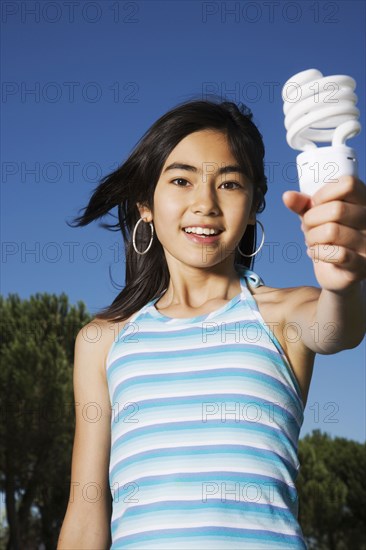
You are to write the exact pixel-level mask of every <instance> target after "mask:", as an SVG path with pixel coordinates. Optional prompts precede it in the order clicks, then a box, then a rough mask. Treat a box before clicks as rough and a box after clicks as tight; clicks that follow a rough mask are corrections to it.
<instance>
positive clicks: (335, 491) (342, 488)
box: [297, 430, 366, 550]
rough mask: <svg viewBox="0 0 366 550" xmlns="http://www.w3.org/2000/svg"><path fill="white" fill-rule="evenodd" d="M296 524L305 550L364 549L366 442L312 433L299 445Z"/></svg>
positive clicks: (365, 541) (318, 432) (365, 535)
mask: <svg viewBox="0 0 366 550" xmlns="http://www.w3.org/2000/svg"><path fill="white" fill-rule="evenodd" d="M299 459H300V463H301V468H300V473H299V477H298V480H297V488H298V491H299V502H300V506H299V520H300V523H301V526H302V529H303V532H304V535H305V536H306V537H307V541H308V547H309V550H310V549H313V548H314V549H316V550H348V549H350V548H357V549H358V550H365V549H366V534H365V533H366V531H365V504H366V502H365V498H366V481H365V466H366V444H365V443H364V444H361V443H357V442H356V441H351V440H348V439H345V438H340V437H337V438H335V439H334V440H333V439H331V437H330V436H329V435H328V434H325V433H321V432H320V431H319V430H314V431H313V432H312V434H311V435H307V436H305V437H304V438H303V439H302V440H300V441H299Z"/></svg>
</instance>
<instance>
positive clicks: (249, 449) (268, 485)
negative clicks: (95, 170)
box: [106, 265, 306, 550]
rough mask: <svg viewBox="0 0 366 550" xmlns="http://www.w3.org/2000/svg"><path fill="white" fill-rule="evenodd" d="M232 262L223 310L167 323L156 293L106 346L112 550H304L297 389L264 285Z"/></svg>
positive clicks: (300, 416)
mask: <svg viewBox="0 0 366 550" xmlns="http://www.w3.org/2000/svg"><path fill="white" fill-rule="evenodd" d="M236 267H237V270H238V273H239V275H240V282H241V293H240V294H239V295H237V296H235V297H234V298H233V299H232V300H230V301H228V302H227V303H226V304H225V305H224V306H222V307H221V308H219V309H217V310H216V311H213V312H211V313H210V314H206V315H200V316H196V317H194V318H190V319H178V318H174V319H173V318H170V317H167V316H165V315H163V314H162V313H161V312H159V311H158V310H157V309H156V308H155V306H154V304H155V302H156V301H157V300H158V299H159V297H160V296H159V297H157V298H155V299H154V300H151V301H150V302H149V303H148V304H146V305H145V306H144V307H143V308H141V309H140V310H139V311H138V312H136V313H135V314H134V315H133V316H132V318H131V320H130V322H129V323H128V324H126V325H125V326H124V328H123V329H122V330H121V331H120V333H119V334H118V337H117V338H116V339H115V341H114V342H113V344H112V346H111V349H110V350H109V353H108V357H107V362H106V369H107V381H108V388H109V394H110V400H111V406H112V408H113V414H112V419H111V454H110V466H109V482H110V487H111V491H112V495H113V511H112V523H111V532H112V546H111V550H117V549H119V548H121V549H122V548H123V549H126V550H130V549H136V550H150V549H151V550H153V549H154V550H196V549H198V548H199V549H200V550H205V549H209V550H229V549H230V550H234V549H247V550H249V549H250V550H261V549H276V550H279V549H281V550H282V549H287V548H288V549H297V550H300V549H302V550H303V549H305V548H306V545H305V542H304V538H303V535H302V531H301V528H300V525H299V523H298V521H297V513H298V498H297V491H296V487H295V481H296V477H297V475H298V471H299V467H300V465H299V461H298V456H297V445H298V438H299V432H300V428H301V425H302V422H303V414H304V407H303V403H302V399H301V392H300V388H299V385H298V382H297V380H296V378H295V375H294V373H293V371H292V367H291V365H290V363H289V361H288V359H287V357H286V355H285V354H284V351H283V349H282V347H281V345H280V343H279V342H278V340H277V339H276V337H275V335H274V334H273V332H272V331H271V330H270V327H268V326H267V325H266V324H265V322H264V320H263V318H262V316H261V314H260V312H259V309H258V307H257V305H256V301H255V300H254V298H253V296H252V294H251V292H250V290H249V288H248V286H247V281H248V283H249V284H250V285H253V286H258V285H260V284H263V281H262V279H261V278H260V277H259V276H258V275H257V274H256V273H254V272H253V271H251V270H249V269H246V268H244V267H242V266H238V265H237V266H236Z"/></svg>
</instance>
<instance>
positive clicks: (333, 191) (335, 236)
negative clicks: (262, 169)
mask: <svg viewBox="0 0 366 550" xmlns="http://www.w3.org/2000/svg"><path fill="white" fill-rule="evenodd" d="M282 200H283V202H284V203H285V206H287V208H289V209H290V210H292V211H293V212H295V213H296V214H298V215H299V218H300V220H301V229H302V231H303V232H304V236H305V243H306V245H307V247H308V248H307V254H308V255H309V256H310V258H311V259H312V260H313V265H314V272H315V276H316V278H317V280H318V283H319V285H320V286H321V287H322V288H324V289H327V290H333V291H342V290H346V289H348V288H349V287H351V286H352V285H353V284H354V283H356V282H359V281H361V280H363V279H365V278H366V185H365V184H364V183H363V182H362V181H361V180H359V179H357V178H355V177H354V176H342V177H340V178H339V180H337V181H335V182H328V183H325V184H324V185H323V186H322V187H321V188H320V189H319V190H318V191H317V192H316V193H315V194H314V195H313V196H312V197H311V196H309V195H306V194H305V193H300V192H298V191H286V192H285V193H284V194H283V195H282Z"/></svg>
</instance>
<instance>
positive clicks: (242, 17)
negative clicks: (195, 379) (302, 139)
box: [1, 0, 366, 441]
mask: <svg viewBox="0 0 366 550" xmlns="http://www.w3.org/2000/svg"><path fill="white" fill-rule="evenodd" d="M71 4H72V3H71ZM2 9H3V12H2V21H3V23H2V67H3V71H2V104H1V109H2V120H3V126H2V145H1V154H2V185H1V194H2V211H1V214H2V217H1V218H2V219H1V234H2V241H3V245H2V246H3V251H2V273H3V276H2V281H1V293H2V295H4V296H7V295H8V294H9V293H18V295H19V296H20V297H21V298H23V299H26V298H29V297H30V295H32V294H35V293H36V292H49V293H56V294H60V293H61V292H65V293H66V294H67V295H68V296H69V299H70V302H71V303H72V304H76V303H77V301H78V300H82V301H84V302H85V304H86V305H87V308H88V311H89V312H90V313H91V314H92V315H94V314H95V313H96V312H97V310H98V309H100V308H102V307H104V306H106V305H107V304H110V303H111V302H112V301H113V299H114V297H115V296H116V294H117V293H118V290H117V289H115V288H114V287H113V285H112V284H111V282H110V279H109V273H108V267H109V266H111V271H112V276H113V279H114V280H115V281H116V282H117V283H118V284H120V285H123V284H124V270H125V266H124V259H123V248H122V238H121V237H120V235H119V234H118V233H112V232H108V231H106V230H104V229H101V228H99V227H98V223H94V224H92V225H89V226H87V227H85V228H79V229H72V228H69V227H68V226H67V225H66V220H71V219H72V217H74V216H75V215H77V214H78V211H79V209H80V208H82V207H84V206H85V205H86V204H87V201H88V198H89V197H90V195H91V192H92V190H93V189H94V188H95V187H96V186H97V184H98V179H99V178H101V177H102V176H103V175H105V174H106V173H109V172H110V171H111V170H112V169H114V168H116V167H117V165H119V164H120V163H121V162H122V161H123V160H124V159H126V158H127V156H128V154H129V153H130V151H131V150H132V148H133V147H134V145H135V143H136V142H137V141H138V139H139V138H140V137H141V135H142V134H143V133H144V132H145V131H146V130H147V128H149V127H150V126H151V124H152V123H153V122H155V120H156V119H157V118H159V117H160V116H161V115H162V114H163V113H165V112H166V111H168V110H169V109H170V108H172V107H173V106H174V105H175V104H176V103H178V102H181V101H183V100H186V99H189V98H190V97H191V96H193V95H194V96H197V95H202V96H204V95H205V94H206V93H207V92H210V91H211V92H215V93H217V94H219V95H220V94H221V95H223V96H225V97H226V98H229V99H231V100H233V101H242V102H244V103H245V104H246V105H247V106H249V107H250V108H251V109H252V111H253V114H254V121H255V122H256V124H257V125H258V127H259V129H260V131H261V133H262V135H263V138H264V142H265V145H266V172H267V177H268V184H269V190H268V193H267V195H266V202H267V206H266V209H265V211H264V212H263V213H262V214H261V215H260V218H259V219H260V220H261V221H262V223H263V224H264V227H265V230H266V243H265V246H264V248H263V253H262V254H261V255H260V256H259V257H258V259H257V261H256V264H255V271H257V272H258V273H259V274H260V275H261V277H262V278H263V279H264V281H265V283H266V284H267V285H269V286H274V287H287V286H301V285H315V286H319V285H318V283H317V281H316V279H315V276H314V272H313V268H312V263H311V260H310V258H309V257H308V256H307V255H306V252H305V250H306V247H305V244H304V241H303V234H302V232H301V230H300V222H299V219H298V217H297V216H296V215H295V214H293V213H292V212H290V211H289V210H287V209H286V207H285V206H284V204H283V202H282V199H281V197H282V194H283V192H284V191H286V190H287V189H296V190H297V189H298V187H297V179H296V174H295V170H294V161H295V158H296V155H297V151H294V150H292V149H290V148H289V147H288V145H287V143H286V132H285V128H284V123H283V110H282V100H281V88H282V85H283V84H284V82H285V81H286V80H287V79H288V78H289V77H291V76H292V75H294V74H295V73H297V72H299V71H302V70H305V69H308V68H318V69H319V70H320V71H321V72H322V73H323V74H324V75H334V74H348V75H350V76H352V77H353V78H354V79H355V80H356V82H357V88H356V93H357V95H358V98H359V103H358V105H359V108H360V110H361V118H360V122H361V125H362V128H363V130H362V132H361V134H360V135H359V136H357V137H355V138H353V139H352V140H350V141H349V145H351V146H353V147H354V148H355V149H356V150H357V151H358V154H359V174H360V177H361V179H362V180H363V181H365V156H364V151H365V129H366V125H365V113H366V109H365V107H364V104H365V61H366V60H365V57H366V54H365V32H364V29H365V3H364V2H361V1H347V2H343V1H341V2H338V1H336V2H318V1H315V2H312V1H309V2H308V1H295V2H272V1H267V2H266V1H265V2H256V1H255V2H244V1H241V2H229V1H226V2H216V1H213V2H200V1H195V0H194V1H189V0H188V1H187V0H186V1H166V2H163V1H152V0H151V1H137V2H134V1H133V2H119V1H118V0H117V1H113V2H110V1H108V0H105V1H103V2H88V1H86V2H83V1H81V2H75V3H74V5H73V6H70V3H64V2H62V1H59V2H33V1H28V2H16V1H14V2H3V6H2ZM108 219H109V220H110V219H111V218H110V217H108ZM365 404H366V403H365V341H364V342H363V343H362V344H360V345H359V346H358V347H357V348H355V349H353V350H348V351H343V352H341V353H338V354H335V355H330V356H321V355H317V357H316V362H315V367H314V374H313V379H312V384H311V388H310V393H309V398H308V403H307V408H306V411H305V421H304V425H303V428H302V431H301V434H300V435H301V436H304V435H305V434H306V433H308V432H309V431H311V430H312V429H314V428H318V429H321V430H324V431H327V432H328V433H330V434H332V435H339V436H344V437H349V438H352V439H356V440H359V441H364V440H365V427H366V426H365Z"/></svg>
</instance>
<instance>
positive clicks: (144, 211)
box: [136, 202, 151, 221]
mask: <svg viewBox="0 0 366 550" xmlns="http://www.w3.org/2000/svg"><path fill="white" fill-rule="evenodd" d="M136 206H137V208H138V211H139V212H140V216H141V218H147V219H148V221H151V220H150V218H151V210H150V209H149V208H148V207H147V206H144V205H143V204H142V203H140V202H137V203H136Z"/></svg>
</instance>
